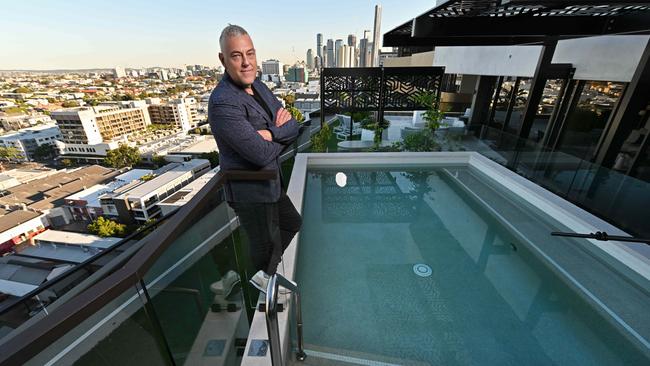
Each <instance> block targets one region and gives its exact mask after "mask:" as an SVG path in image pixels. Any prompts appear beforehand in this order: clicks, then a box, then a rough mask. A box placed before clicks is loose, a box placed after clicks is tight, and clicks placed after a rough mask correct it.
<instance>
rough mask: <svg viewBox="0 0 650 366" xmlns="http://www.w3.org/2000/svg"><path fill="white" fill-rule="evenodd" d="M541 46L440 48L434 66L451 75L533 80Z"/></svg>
mask: <svg viewBox="0 0 650 366" xmlns="http://www.w3.org/2000/svg"><path fill="white" fill-rule="evenodd" d="M541 51H542V47H541V46H490V47H486V46H475V47H465V46H462V47H436V50H435V55H434V57H433V66H444V67H445V72H446V73H448V74H472V75H491V76H501V75H508V76H527V77H532V76H533V74H534V73H535V66H536V65H537V60H538V59H539V55H540V52H541Z"/></svg>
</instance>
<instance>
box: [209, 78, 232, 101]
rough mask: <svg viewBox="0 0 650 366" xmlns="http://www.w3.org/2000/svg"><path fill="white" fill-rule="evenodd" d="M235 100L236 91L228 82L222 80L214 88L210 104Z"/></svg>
mask: <svg viewBox="0 0 650 366" xmlns="http://www.w3.org/2000/svg"><path fill="white" fill-rule="evenodd" d="M233 102H236V98H235V97H234V93H233V92H232V90H231V89H230V87H229V86H228V85H227V82H226V81H225V80H221V81H220V82H219V84H217V86H215V87H214V89H212V93H211V94H210V104H212V105H215V104H233Z"/></svg>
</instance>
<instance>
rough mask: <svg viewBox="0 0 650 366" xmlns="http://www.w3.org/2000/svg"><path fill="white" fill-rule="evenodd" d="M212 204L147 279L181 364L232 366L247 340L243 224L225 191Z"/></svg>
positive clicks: (166, 335) (166, 336)
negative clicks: (239, 236) (238, 232)
mask: <svg viewBox="0 0 650 366" xmlns="http://www.w3.org/2000/svg"><path fill="white" fill-rule="evenodd" d="M207 199H210V200H211V202H210V205H209V209H206V212H204V213H200V214H197V218H196V221H195V222H194V224H193V225H192V227H190V228H189V229H187V230H186V231H185V232H183V233H181V234H180V236H179V237H178V238H177V239H175V240H174V242H173V243H172V245H171V246H170V247H169V248H168V249H167V250H166V251H165V252H164V253H163V254H162V255H161V256H160V257H159V258H158V259H157V260H156V262H155V263H154V264H153V265H152V267H151V268H150V269H149V271H147V272H146V273H144V275H143V280H144V282H145V283H146V286H147V295H148V296H149V297H150V298H151V303H152V305H153V309H154V311H155V314H156V317H157V319H158V320H159V322H160V326H161V330H162V333H163V335H164V339H165V341H166V344H167V345H168V347H169V350H170V353H171V355H172V358H173V360H174V363H175V364H176V365H197V364H208V363H219V364H226V363H227V364H233V362H235V360H237V359H238V358H237V355H238V353H239V354H240V355H241V352H243V349H244V347H245V345H246V337H247V335H248V316H249V315H248V311H247V307H246V306H245V294H244V293H243V292H242V283H245V281H246V274H245V273H242V268H243V267H244V264H242V263H240V262H239V260H241V259H242V257H241V256H239V255H238V250H239V248H238V245H239V243H238V242H237V241H236V240H235V237H234V235H233V229H234V228H236V226H237V225H238V223H237V220H236V217H235V215H234V213H233V212H232V210H231V209H230V207H229V206H228V204H227V203H226V202H225V201H224V199H223V191H219V192H218V194H214V195H212V196H210V197H209V198H207ZM242 278H244V280H242ZM235 364H236V362H235Z"/></svg>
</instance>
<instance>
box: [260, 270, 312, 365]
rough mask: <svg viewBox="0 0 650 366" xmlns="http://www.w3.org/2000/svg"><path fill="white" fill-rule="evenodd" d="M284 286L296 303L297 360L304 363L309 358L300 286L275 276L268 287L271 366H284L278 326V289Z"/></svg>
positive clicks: (279, 275) (267, 307) (267, 328)
mask: <svg viewBox="0 0 650 366" xmlns="http://www.w3.org/2000/svg"><path fill="white" fill-rule="evenodd" d="M279 286H282V287H284V288H286V289H287V290H290V291H291V292H292V293H293V295H294V296H293V298H294V300H295V302H296V327H297V334H298V351H297V352H296V359H297V360H298V361H304V360H305V358H307V354H305V346H304V342H303V335H302V307H301V304H300V290H299V289H298V284H296V283H295V282H293V281H291V280H289V279H287V278H286V277H284V276H282V275H281V274H278V273H276V274H274V275H273V276H271V278H269V283H268V284H267V286H266V308H265V314H266V330H267V332H268V335H269V348H270V350H271V364H272V365H273V366H282V365H283V364H282V345H281V342H280V327H279V325H278V288H279Z"/></svg>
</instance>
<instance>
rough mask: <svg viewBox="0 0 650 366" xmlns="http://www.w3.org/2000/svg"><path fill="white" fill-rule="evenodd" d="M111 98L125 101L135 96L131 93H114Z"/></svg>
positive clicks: (133, 98)
mask: <svg viewBox="0 0 650 366" xmlns="http://www.w3.org/2000/svg"><path fill="white" fill-rule="evenodd" d="M113 100H114V101H117V102H125V101H128V100H135V96H134V95H133V94H129V93H127V94H120V95H118V94H116V95H113Z"/></svg>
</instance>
